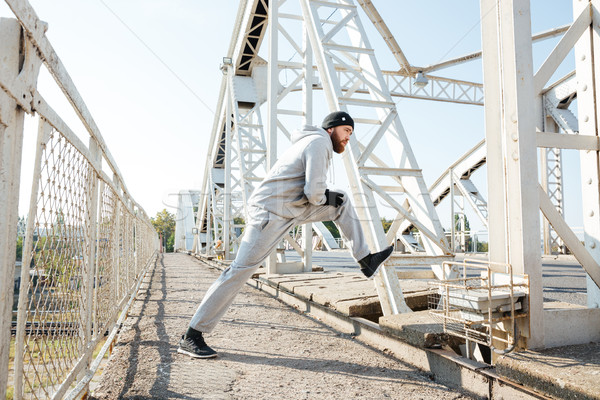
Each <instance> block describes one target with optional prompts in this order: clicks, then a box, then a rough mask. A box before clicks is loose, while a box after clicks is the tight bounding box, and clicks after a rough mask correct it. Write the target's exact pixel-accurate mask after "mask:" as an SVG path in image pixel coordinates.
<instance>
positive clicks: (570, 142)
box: [535, 132, 600, 151]
mask: <svg viewBox="0 0 600 400" xmlns="http://www.w3.org/2000/svg"><path fill="white" fill-rule="evenodd" d="M535 142H536V145H537V147H545V148H551V149H573V150H593V151H600V139H599V138H598V136H588V135H567V134H563V133H552V132H537V135H536V139H535Z"/></svg>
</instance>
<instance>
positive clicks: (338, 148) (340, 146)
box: [331, 140, 345, 154]
mask: <svg viewBox="0 0 600 400" xmlns="http://www.w3.org/2000/svg"><path fill="white" fill-rule="evenodd" d="M331 142H332V144H333V151H335V152H336V153H338V154H341V153H343V152H344V149H345V147H344V145H343V144H342V143H341V142H338V141H335V140H332V141H331Z"/></svg>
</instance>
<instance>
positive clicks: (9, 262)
mask: <svg viewBox="0 0 600 400" xmlns="http://www.w3.org/2000/svg"><path fill="white" fill-rule="evenodd" d="M6 3H7V4H8V5H9V7H10V8H11V10H12V11H13V13H14V15H15V17H16V19H6V18H2V19H0V60H1V61H0V263H1V264H0V285H1V299H2V300H1V308H0V309H1V312H2V314H1V316H0V317H1V320H0V398H2V399H4V398H15V399H22V398H27V399H42V398H44V399H45V398H57V399H60V398H76V397H81V396H82V395H83V394H85V393H86V391H87V390H88V383H89V381H90V379H91V377H92V376H93V374H94V372H95V370H96V369H97V367H98V364H99V362H98V361H99V360H100V359H101V358H102V356H103V355H104V353H105V352H106V350H107V348H108V347H109V345H110V340H112V338H114V335H115V333H116V331H117V328H118V325H119V323H120V322H121V321H122V320H123V318H124V315H125V310H126V309H127V307H128V305H129V304H131V302H132V299H133V298H134V296H135V293H136V292H137V288H138V287H139V284H140V282H141V279H142V278H143V276H144V274H145V271H146V270H147V269H148V267H149V266H150V265H151V263H152V261H153V259H154V258H155V256H156V251H157V249H158V237H157V235H156V232H155V230H154V228H153V227H152V224H151V223H150V219H149V218H148V216H147V215H146V213H145V211H144V210H143V209H142V208H141V207H140V206H139V205H138V204H137V203H136V202H135V201H134V200H133V198H132V197H131V195H130V194H129V192H128V191H127V188H126V186H125V184H124V182H123V179H122V175H121V173H120V172H119V170H118V168H117V165H116V163H115V162H114V160H113V158H112V156H111V154H110V152H109V151H108V148H107V147H106V145H105V143H104V140H103V138H102V136H101V135H100V132H99V130H98V128H97V126H96V124H95V122H94V120H93V119H92V117H91V115H90V113H89V111H88V110H87V107H86V105H85V103H84V102H83V100H82V99H81V96H80V95H79V93H78V91H77V89H76V88H75V86H74V84H73V82H72V81H71V79H70V77H69V74H68V73H67V71H66V70H65V68H64V66H63V65H62V63H61V61H60V59H59V58H58V56H57V55H56V53H55V52H54V49H53V48H52V46H51V44H50V42H49V41H48V39H47V38H46V36H45V30H46V25H45V23H43V22H41V21H40V20H39V19H38V18H37V16H36V14H35V11H34V10H33V9H32V8H31V6H30V5H29V3H28V2H27V1H26V0H6ZM42 64H43V65H44V66H45V68H47V70H48V72H49V73H50V74H51V75H52V77H53V78H54V80H55V81H56V83H57V85H58V86H59V87H60V89H61V90H62V92H63V93H64V95H65V97H66V98H67V99H68V101H69V102H70V104H71V105H72V107H73V109H74V111H75V112H76V114H77V115H78V116H79V118H80V120H81V122H82V123H83V126H84V127H85V133H84V135H85V136H87V137H88V138H89V145H87V146H86V145H85V144H84V143H83V141H82V140H81V139H80V138H79V137H78V136H77V135H76V134H75V133H74V132H73V131H72V130H71V129H70V128H69V126H67V124H66V123H65V122H64V121H63V120H62V119H61V117H59V116H58V114H57V113H56V112H54V110H53V109H52V108H51V107H50V106H49V105H48V104H47V103H46V101H45V99H44V98H43V97H42V95H41V94H40V93H39V92H38V91H37V76H38V71H39V68H40V67H41V66H42ZM25 114H28V115H31V116H34V115H37V116H38V136H37V141H36V144H35V161H34V165H33V170H34V177H33V181H32V182H31V194H30V202H29V212H28V216H27V227H26V232H25V236H24V244H23V253H22V254H23V256H22V258H23V262H22V267H21V274H20V282H21V283H20V287H18V290H15V288H14V287H13V286H14V280H15V279H14V278H15V261H16V258H15V254H16V240H17V221H18V204H19V186H20V184H21V183H22V180H21V170H22V167H23V166H22V165H21V158H22V150H23V149H22V143H23V124H24V122H23V121H24V118H25ZM25 150H26V151H30V152H31V151H32V149H25ZM103 163H105V165H106V167H107V169H109V170H110V171H111V172H112V177H111V176H108V175H107V173H106V172H104V171H103V168H102V165H103ZM17 293H18V314H17V315H18V316H17V321H16V322H15V321H14V320H13V318H12V312H13V307H14V306H16V304H17V301H16V298H17ZM119 316H121V318H119ZM11 330H13V331H16V334H15V335H14V336H12V337H11ZM107 334H108V335H109V338H108V343H105V339H106V335H107ZM100 347H102V350H101V352H100V354H99V355H98V356H97V358H96V360H92V355H93V354H94V352H95V351H97V350H98V349H99V348H100ZM92 361H93V362H92Z"/></svg>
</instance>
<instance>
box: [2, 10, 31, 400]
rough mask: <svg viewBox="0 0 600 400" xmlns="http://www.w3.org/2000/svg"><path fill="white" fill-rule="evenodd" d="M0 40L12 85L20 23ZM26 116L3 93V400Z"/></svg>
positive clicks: (6, 22) (6, 23) (9, 24)
mask: <svg viewBox="0 0 600 400" xmlns="http://www.w3.org/2000/svg"><path fill="white" fill-rule="evenodd" d="M0 37H1V38H2V40H0V59H1V60H2V64H0V81H1V82H3V83H9V84H12V83H13V82H14V81H15V79H16V78H17V76H18V75H19V72H20V69H21V67H22V66H20V65H19V50H20V49H21V39H20V37H21V26H20V25H19V23H18V22H17V20H13V19H5V18H2V19H0ZM24 114H25V112H24V110H23V109H22V108H20V107H17V104H16V102H15V101H14V100H13V99H12V98H11V97H10V96H9V95H8V94H6V93H5V92H4V91H2V90H0V285H2V287H1V288H0V399H4V398H6V384H7V380H8V364H9V363H8V361H9V349H10V340H11V339H10V338H11V324H12V308H13V294H14V275H15V262H16V247H17V223H18V219H19V209H18V207H19V184H20V178H21V156H22V148H23V121H24ZM26 267H27V266H23V268H26Z"/></svg>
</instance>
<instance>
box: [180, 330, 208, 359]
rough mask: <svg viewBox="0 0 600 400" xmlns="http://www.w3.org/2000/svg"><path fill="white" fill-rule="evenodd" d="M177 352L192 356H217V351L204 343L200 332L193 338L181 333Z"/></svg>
mask: <svg viewBox="0 0 600 400" xmlns="http://www.w3.org/2000/svg"><path fill="white" fill-rule="evenodd" d="M177 352H178V353H181V354H187V355H188V356H191V357H194V358H213V357H216V356H217V352H216V351H214V350H213V349H211V348H210V347H209V346H208V345H207V344H206V342H205V341H204V338H203V337H202V334H200V335H199V336H196V337H194V338H192V337H189V336H186V335H182V336H181V340H180V341H179V348H178V349H177Z"/></svg>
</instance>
